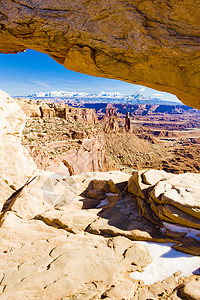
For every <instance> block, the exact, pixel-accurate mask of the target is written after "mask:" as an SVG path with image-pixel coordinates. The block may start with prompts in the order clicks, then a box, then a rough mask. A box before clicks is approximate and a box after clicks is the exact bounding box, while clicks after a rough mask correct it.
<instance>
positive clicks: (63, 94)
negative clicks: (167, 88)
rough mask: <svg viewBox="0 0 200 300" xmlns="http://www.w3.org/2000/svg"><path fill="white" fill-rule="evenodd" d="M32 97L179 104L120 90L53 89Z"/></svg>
mask: <svg viewBox="0 0 200 300" xmlns="http://www.w3.org/2000/svg"><path fill="white" fill-rule="evenodd" d="M28 97H30V98H33V99H35V98H54V99H57V98H61V99H62V101H64V100H65V102H66V103H68V102H70V101H73V103H74V104H75V103H77V104H78V103H80V102H83V103H84V102H92V103H94V102H107V103H126V104H168V105H170V104H177V102H172V101H164V100H162V99H160V98H155V97H150V96H145V95H142V94H141V93H135V94H132V95H123V94H120V93H119V92H103V91H102V92H100V93H98V94H89V93H85V92H73V91H72V92H68V91H51V92H47V93H35V94H32V95H29V96H28Z"/></svg>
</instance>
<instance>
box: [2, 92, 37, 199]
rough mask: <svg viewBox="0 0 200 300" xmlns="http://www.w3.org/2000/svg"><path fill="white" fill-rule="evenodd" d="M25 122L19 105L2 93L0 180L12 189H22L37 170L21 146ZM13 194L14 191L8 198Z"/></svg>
mask: <svg viewBox="0 0 200 300" xmlns="http://www.w3.org/2000/svg"><path fill="white" fill-rule="evenodd" d="M25 120H26V116H25V114H24V113H23V111H22V110H21V108H20V107H19V106H18V105H17V103H16V102H15V101H14V100H13V99H12V98H11V97H10V96H9V95H8V94H6V93H4V92H2V91H0V170H1V174H0V179H1V180H3V181H4V182H5V183H6V184H7V185H8V186H9V187H11V189H19V188H21V187H22V186H23V185H24V184H25V183H26V182H27V180H28V179H30V177H31V176H32V174H33V172H34V171H35V169H36V166H35V164H34V162H33V160H32V159H31V157H30V156H29V154H28V152H27V150H26V149H25V148H24V147H23V146H22V145H21V144H20V140H21V134H22V130H23V127H24V125H25ZM7 192H8V188H7ZM11 194H12V190H10V194H8V193H7V195H6V197H7V198H8V196H11ZM5 200H6V199H5Z"/></svg>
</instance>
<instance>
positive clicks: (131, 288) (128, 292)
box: [103, 279, 137, 300]
mask: <svg viewBox="0 0 200 300" xmlns="http://www.w3.org/2000/svg"><path fill="white" fill-rule="evenodd" d="M136 287H137V283H136V282H132V281H130V280H127V279H126V280H124V281H123V282H119V283H118V284H116V285H115V286H113V287H111V289H110V290H109V291H106V292H105V293H104V294H103V297H105V298H106V299H108V298H109V299H113V300H114V299H116V300H128V299H131V298H133V297H134V294H135V290H136Z"/></svg>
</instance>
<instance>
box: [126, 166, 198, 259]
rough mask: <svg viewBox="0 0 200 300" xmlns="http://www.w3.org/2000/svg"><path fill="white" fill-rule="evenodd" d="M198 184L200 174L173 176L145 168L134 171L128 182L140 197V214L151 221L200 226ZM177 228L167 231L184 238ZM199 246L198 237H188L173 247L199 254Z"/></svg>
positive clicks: (193, 226)
mask: <svg viewBox="0 0 200 300" xmlns="http://www.w3.org/2000/svg"><path fill="white" fill-rule="evenodd" d="M154 175H156V176H154ZM156 178H157V179H156ZM157 180H158V181H157ZM156 181H157V182H156ZM199 185H200V175H199V174H192V173H184V174H179V175H174V174H170V173H166V172H164V171H157V170H149V171H145V170H144V171H139V172H134V173H133V175H132V176H131V178H130V179H129V181H128V185H127V190H128V191H129V192H130V193H132V194H134V195H135V196H136V197H137V202H138V206H139V209H140V211H141V214H142V215H143V216H144V217H145V218H146V219H148V220H149V221H150V222H152V223H154V224H157V225H159V226H162V223H163V221H165V222H169V223H174V224H176V225H179V226H185V227H188V228H194V229H200V198H199V195H200V190H199ZM174 231H175V232H174V233H173V230H172V231H169V230H167V231H166V234H167V235H168V236H169V237H174V238H177V239H178V240H181V236H179V237H178V234H177V233H176V230H174ZM177 231H178V228H177ZM179 234H180V233H179ZM199 245H200V243H199V241H198V240H196V239H195V238H189V237H188V238H186V237H185V238H183V240H182V243H181V244H180V245H175V246H174V248H175V249H177V250H182V251H184V252H186V253H190V254H194V255H199Z"/></svg>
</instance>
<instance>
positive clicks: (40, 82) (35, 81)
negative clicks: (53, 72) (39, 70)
mask: <svg viewBox="0 0 200 300" xmlns="http://www.w3.org/2000/svg"><path fill="white" fill-rule="evenodd" d="M31 82H33V83H35V84H37V85H39V86H41V87H46V88H48V87H50V84H49V83H48V82H46V81H41V80H33V79H31Z"/></svg>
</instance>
